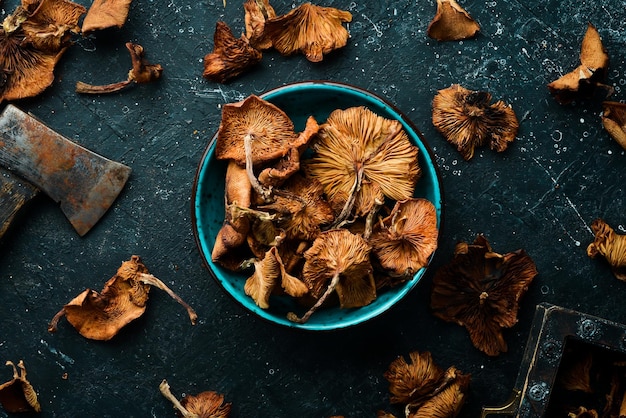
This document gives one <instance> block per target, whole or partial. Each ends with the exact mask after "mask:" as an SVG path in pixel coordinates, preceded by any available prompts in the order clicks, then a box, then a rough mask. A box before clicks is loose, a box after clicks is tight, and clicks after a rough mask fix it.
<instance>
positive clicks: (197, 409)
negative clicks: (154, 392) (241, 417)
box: [159, 379, 231, 418]
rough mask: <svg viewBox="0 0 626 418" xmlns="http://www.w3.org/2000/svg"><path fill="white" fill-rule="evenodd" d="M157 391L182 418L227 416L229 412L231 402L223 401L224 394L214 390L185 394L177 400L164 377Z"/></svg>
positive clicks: (222, 417) (221, 417) (223, 417)
mask: <svg viewBox="0 0 626 418" xmlns="http://www.w3.org/2000/svg"><path fill="white" fill-rule="evenodd" d="M159 391H160V392H161V394H162V395H163V396H164V397H165V398H166V399H167V400H168V401H170V402H171V403H172V405H174V409H176V411H177V415H179V416H182V417H183V418H228V416H229V414H230V409H231V404H230V403H229V402H224V395H221V394H219V393H217V392H214V391H205V392H200V393H199V394H197V395H186V396H184V397H183V399H182V400H181V401H179V400H178V399H176V397H175V396H174V394H172V391H171V389H170V385H169V384H168V383H167V381H166V380H165V379H164V380H163V381H162V382H161V383H160V384H159Z"/></svg>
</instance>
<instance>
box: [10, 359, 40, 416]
mask: <svg viewBox="0 0 626 418" xmlns="http://www.w3.org/2000/svg"><path fill="white" fill-rule="evenodd" d="M6 365H7V366H10V367H12V368H13V379H11V380H9V381H8V382H5V383H3V384H1V385H0V405H2V408H4V410H5V411H7V412H8V413H16V412H41V405H40V404H39V401H38V400H37V393H36V392H35V389H34V388H33V386H32V385H31V384H30V382H29V381H28V379H26V367H25V366H24V362H23V361H22V360H20V361H19V363H18V364H17V367H15V364H14V363H13V362H12V361H7V362H6ZM18 369H19V371H18Z"/></svg>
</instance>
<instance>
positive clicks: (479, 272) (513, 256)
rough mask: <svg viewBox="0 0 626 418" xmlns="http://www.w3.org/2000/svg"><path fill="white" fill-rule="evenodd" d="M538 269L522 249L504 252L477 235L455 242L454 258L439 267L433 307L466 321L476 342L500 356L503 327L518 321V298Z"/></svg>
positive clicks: (437, 313)
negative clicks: (498, 251)
mask: <svg viewBox="0 0 626 418" xmlns="http://www.w3.org/2000/svg"><path fill="white" fill-rule="evenodd" d="M536 275H537V269H536V268H535V263H534V262H533V261H532V260H531V258H530V257H529V256H528V255H527V254H526V252H525V251H524V250H517V251H514V252H510V253H507V254H505V255H500V254H498V253H495V252H494V251H492V249H491V247H490V245H489V243H488V242H487V240H486V238H485V237H484V236H482V235H479V236H478V237H477V238H476V240H475V241H474V243H473V244H467V243H459V244H457V246H456V249H455V254H454V258H453V259H452V260H451V261H450V262H449V263H448V264H446V265H444V266H443V267H441V268H439V270H437V272H436V273H435V277H434V279H433V288H432V294H431V308H432V310H433V313H434V315H435V316H437V317H439V318H441V319H443V320H444V321H449V322H456V323H457V324H459V325H462V326H465V328H467V330H468V331H469V334H470V338H471V340H472V343H473V344H474V346H475V347H476V348H478V349H479V350H481V351H483V352H484V353H486V354H487V355H489V356H496V355H498V354H500V353H501V352H504V351H506V350H507V345H506V342H505V341H504V337H503V335H502V329H503V328H510V327H512V326H513V325H515V324H516V323H517V311H518V310H519V300H520V299H521V297H522V296H523V295H524V294H525V293H526V290H527V289H528V286H529V285H530V284H531V283H532V281H533V279H534V278H535V276H536Z"/></svg>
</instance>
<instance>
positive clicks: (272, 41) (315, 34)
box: [256, 2, 352, 62]
mask: <svg viewBox="0 0 626 418" xmlns="http://www.w3.org/2000/svg"><path fill="white" fill-rule="evenodd" d="M351 21H352V13H350V12H348V11H345V10H340V9H336V8H334V7H321V6H317V5H314V4H311V3H309V2H307V3H304V4H301V5H300V6H299V7H297V8H295V9H293V10H291V11H290V12H289V13H287V14H285V15H282V16H277V17H272V18H269V19H266V20H265V24H264V28H263V34H262V36H261V37H260V39H259V41H258V42H257V43H256V45H258V46H263V47H267V46H268V45H271V46H272V47H274V49H276V50H277V51H278V52H280V53H281V54H282V55H293V54H295V53H298V52H300V53H302V54H304V56H305V57H306V59H307V60H309V61H311V62H320V61H322V60H323V59H324V55H326V54H328V53H330V52H331V51H334V50H335V49H339V48H342V47H344V46H346V44H347V43H348V37H349V36H350V34H349V33H348V30H347V29H346V28H344V27H343V25H342V23H347V22H351Z"/></svg>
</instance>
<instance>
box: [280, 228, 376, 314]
mask: <svg viewBox="0 0 626 418" xmlns="http://www.w3.org/2000/svg"><path fill="white" fill-rule="evenodd" d="M369 256H370V246H369V245H368V244H367V242H366V241H365V240H364V239H363V237H361V236H360V235H355V234H352V233H351V232H350V231H348V230H346V229H334V230H330V231H325V232H322V233H321V234H320V235H319V236H318V237H317V238H316V239H315V241H313V244H312V245H311V247H310V248H309V249H308V250H307V251H306V252H305V253H304V258H305V263H304V267H303V269H302V280H303V281H304V282H305V283H306V285H307V286H308V288H309V291H310V293H311V295H312V296H313V297H315V298H316V299H317V301H316V302H315V304H314V305H313V306H312V307H311V308H310V309H309V310H308V311H307V312H306V313H305V314H304V315H303V316H302V317H298V316H296V315H295V314H294V313H293V312H290V313H289V315H288V318H289V320H291V321H294V322H298V323H304V322H306V321H307V320H308V319H309V318H310V316H311V315H312V314H313V313H314V312H315V311H316V310H317V309H318V308H319V307H320V306H322V304H323V303H324V302H325V301H326V299H327V298H328V297H329V296H330V295H331V294H333V293H334V292H336V294H337V296H339V303H340V306H341V308H358V307H361V306H365V305H368V304H369V303H371V302H372V301H373V300H374V299H376V285H375V284H374V277H373V275H372V266H371V263H370V258H369Z"/></svg>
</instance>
